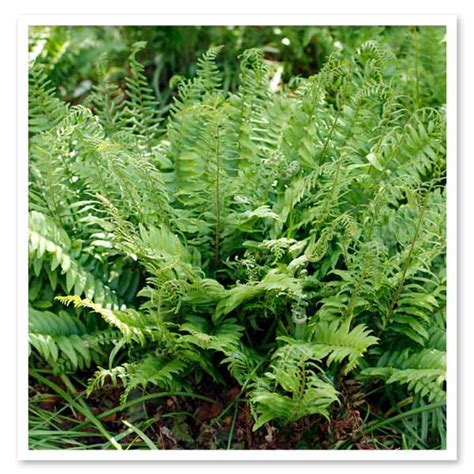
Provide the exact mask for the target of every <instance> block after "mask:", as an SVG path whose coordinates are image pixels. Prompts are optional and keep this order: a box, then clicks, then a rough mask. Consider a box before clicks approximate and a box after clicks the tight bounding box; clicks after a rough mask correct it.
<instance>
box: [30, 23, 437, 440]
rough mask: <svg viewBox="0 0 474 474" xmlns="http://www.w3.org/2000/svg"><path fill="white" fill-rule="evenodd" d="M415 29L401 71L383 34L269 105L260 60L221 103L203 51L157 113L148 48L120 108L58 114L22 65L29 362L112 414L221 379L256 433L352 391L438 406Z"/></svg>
mask: <svg viewBox="0 0 474 474" xmlns="http://www.w3.org/2000/svg"><path fill="white" fill-rule="evenodd" d="M438 33H439V31H436V32H435V33H434V34H435V35H438ZM431 34H433V31H431V30H429V31H428V30H425V29H423V28H420V29H417V30H416V31H414V32H412V36H410V39H409V41H410V42H411V43H410V44H416V51H418V53H419V57H417V58H415V60H416V61H417V62H416V64H415V66H414V67H411V66H410V67H408V65H409V64H411V63H410V61H411V60H412V59H413V58H412V57H410V56H409V54H408V52H407V50H406V49H405V46H403V47H402V46H400V45H399V46H398V47H397V48H391V47H390V45H389V43H388V42H384V41H383V38H381V37H379V38H375V39H370V40H368V41H365V42H364V43H363V44H361V45H359V47H357V48H354V50H353V52H352V53H351V54H346V53H344V52H341V51H336V52H334V53H333V54H331V55H330V57H329V58H328V60H327V62H326V63H325V65H324V66H323V67H322V68H321V70H320V71H319V72H318V73H317V74H315V75H314V76H311V77H309V78H300V79H298V80H297V81H295V83H294V84H293V85H292V87H289V86H285V87H283V89H282V90H281V91H279V92H274V91H272V89H271V88H270V86H269V84H270V82H271V79H272V77H273V74H274V71H273V70H272V66H271V64H269V63H268V62H267V61H266V60H265V58H264V55H263V52H262V51H261V50H258V49H251V50H247V51H245V52H244V53H243V54H242V56H241V57H240V68H241V69H240V76H239V77H240V81H239V82H240V83H239V87H238V89H237V90H236V92H235V93H229V92H225V91H224V89H223V83H222V76H221V73H220V71H219V70H218V67H217V66H216V58H217V57H218V55H219V53H220V52H221V50H222V48H221V47H214V48H211V49H210V50H209V51H208V52H207V53H205V54H204V55H203V56H202V57H201V58H200V59H198V60H197V73H196V75H195V77H192V78H190V79H185V78H182V77H181V78H177V79H176V80H175V81H174V87H176V93H175V96H174V99H173V103H172V104H171V107H170V113H169V115H168V116H167V117H166V118H165V119H164V120H163V118H162V117H161V113H160V105H159V104H158V102H157V100H156V98H155V97H154V95H153V91H152V89H151V88H150V86H149V85H148V82H147V79H146V76H145V74H144V69H143V66H141V64H140V62H139V61H138V60H137V54H138V53H139V51H140V50H141V49H142V48H143V47H144V44H143V43H137V44H135V45H134V46H133V48H132V51H131V55H130V62H129V68H130V75H129V77H127V78H126V80H125V87H126V91H125V95H124V98H123V100H122V102H119V101H117V97H116V95H115V94H116V92H114V90H113V89H112V88H108V87H106V84H105V83H104V82H102V83H100V84H96V85H94V89H93V90H94V92H93V94H92V96H91V100H90V101H89V103H88V105H89V107H90V108H87V107H85V106H83V105H76V106H69V105H67V104H65V103H63V102H61V101H60V100H59V99H58V98H57V97H56V96H55V94H54V91H53V90H52V89H51V88H50V86H49V83H48V80H47V77H46V76H45V73H44V71H43V70H42V69H41V64H40V62H38V61H36V62H33V63H32V65H31V82H30V84H31V85H30V91H31V93H30V101H31V106H30V111H31V113H30V123H31V128H30V140H31V142H30V209H31V211H30V271H31V273H30V275H31V277H30V304H31V307H32V312H31V316H30V321H31V329H30V344H31V346H32V348H33V352H34V355H35V356H39V357H41V358H42V359H43V360H44V361H45V362H47V363H50V364H55V363H56V362H57V361H58V360H59V359H61V360H63V361H64V364H61V365H60V366H58V367H59V368H57V370H63V371H67V370H69V371H75V370H79V369H83V368H85V367H89V366H91V365H94V366H95V367H96V372H95V375H94V376H93V377H92V378H91V380H90V383H89V391H90V392H92V391H94V390H97V389H98V388H100V387H101V386H102V385H103V384H104V383H105V382H106V381H107V382H112V383H113V384H121V385H122V386H123V387H124V391H123V396H122V402H125V401H126V398H127V396H128V395H129V394H130V393H131V391H132V390H135V389H137V388H139V387H143V388H146V387H149V386H153V385H154V386H157V387H159V388H160V389H163V390H168V391H173V390H174V391H179V390H187V389H189V388H190V387H191V386H193V385H194V384H196V381H198V380H200V379H201V378H202V376H203V374H206V375H207V376H209V377H211V378H212V379H213V380H214V383H215V384H218V385H219V384H225V383H226V381H227V380H229V377H230V378H231V379H234V380H235V381H236V382H237V383H238V384H240V385H241V386H242V387H243V390H244V391H245V392H246V396H247V401H248V403H249V404H250V406H251V409H252V413H253V415H254V419H255V425H254V429H255V430H258V429H260V428H261V427H262V426H263V425H265V424H266V423H269V422H276V423H289V422H297V421H298V420H300V419H302V418H306V417H316V418H317V417H322V418H327V419H330V418H331V417H332V416H333V414H334V413H335V412H337V411H338V410H340V409H341V408H338V406H339V407H340V403H341V397H340V393H339V389H340V386H341V384H342V383H343V382H344V380H345V379H347V378H348V377H352V378H359V379H360V380H361V381H363V383H364V384H366V386H367V387H370V388H371V389H373V390H378V391H380V390H385V391H387V390H390V387H392V386H396V390H394V391H393V394H392V395H394V396H395V397H396V398H397V399H398V400H400V401H401V400H406V399H407V397H410V396H412V397H413V398H412V399H413V403H420V400H425V401H426V403H431V402H433V401H442V400H444V399H445V398H444V397H445V359H444V351H445V347H444V340H443V338H442V335H443V334H444V331H445V323H446V321H445V302H446V296H445V293H446V276H445V250H446V249H445V238H446V236H445V219H446V205H445V174H446V167H445V154H446V149H445V148H446V146H445V111H444V108H443V99H442V97H443V95H442V94H441V93H440V92H439V91H438V90H437V88H438V84H437V83H434V82H430V81H426V82H423V84H422V85H420V84H421V82H420V81H422V80H423V79H422V78H423V75H422V74H421V73H420V71H421V70H424V71H426V70H428V69H430V68H431V67H432V66H433V67H435V65H434V64H433V65H427V64H425V63H424V62H423V60H422V59H421V58H423V57H424V55H427V54H430V51H431V49H429V50H428V49H427V48H429V46H428V45H429V44H431V43H430V42H429V41H427V38H428V37H429V35H431ZM425 35H426V37H425ZM436 38H438V36H436ZM378 40H379V41H378ZM407 41H408V40H407ZM403 44H405V43H403ZM418 53H417V54H418ZM441 53H442V52H438V54H441ZM438 60H439V64H442V58H438V59H437V61H438ZM436 67H438V66H436ZM402 70H403V71H404V72H403V75H402V76H401V75H400V74H399V72H400V71H402ZM104 80H106V79H103V81H104ZM413 90H415V91H418V92H419V93H418V92H417V93H416V94H415V95H414V96H413V95H410V91H413ZM422 90H423V93H421V91H422ZM407 97H409V98H410V100H408V98H407ZM411 99H412V100H411ZM71 303H72V305H71ZM62 304H65V305H66V307H64V306H62ZM44 309H47V310H48V311H47V312H45V311H43V310H44ZM90 318H93V320H94V321H95V328H89V327H88V325H87V324H86V323H85V321H88V320H89V319H90ZM104 328H108V329H104ZM440 335H441V336H440ZM117 359H120V360H121V361H122V363H121V364H116V363H115V361H116V360H117ZM34 363H37V362H34ZM377 381H380V382H377ZM384 383H385V384H386V385H383V384H384ZM437 436H438V435H437Z"/></svg>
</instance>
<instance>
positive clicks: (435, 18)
mask: <svg viewBox="0 0 474 474" xmlns="http://www.w3.org/2000/svg"><path fill="white" fill-rule="evenodd" d="M196 24H200V25H228V24H229V25H230V24H232V25H273V24H274V25H440V26H446V28H447V55H448V61H447V79H448V81H447V84H448V86H447V87H448V90H447V103H448V107H447V123H448V128H447V156H448V160H447V169H448V176H449V178H448V186H447V191H448V200H447V208H448V233H447V236H448V238H447V252H448V262H447V281H448V290H447V292H448V300H447V301H448V303H447V314H448V323H449V324H448V330H447V366H448V369H447V370H448V379H447V380H448V390H447V405H448V409H447V449H446V450H442V451H441V450H439V451H437V450H426V451H420V450H418V451H414V450H413V451H382V450H380V451H369V450H367V451H338V450H290V451H288V450H271V451H270V450H269V451H261V450H242V451H236V450H232V451H220V450H213V451H212V450H180V451H171V450H170V451H138V450H137V451H111V450H109V451H68V450H64V451H53V450H41V451H40V450H29V449H28V391H27V386H28V383H27V381H28V351H27V333H28V321H27V319H28V318H27V314H28V303H27V302H28V256H27V252H26V251H25V250H22V249H26V248H27V239H28V237H27V236H28V216H27V209H28V205H27V203H28V197H27V183H28V48H27V44H28V27H29V26H30V25H196ZM17 57H18V84H19V86H18V170H17V172H18V196H17V198H18V201H17V202H18V208H17V216H18V247H17V248H18V254H17V260H18V316H19V317H18V348H19V352H18V368H17V370H18V386H17V394H18V397H17V399H18V405H17V415H18V440H17V442H18V445H17V448H18V451H17V454H18V459H19V460H23V461H34V460H38V461H39V460H43V461H44V460H62V461H68V460H80V461H85V460H90V461H92V460H94V461H99V460H100V461H102V460H104V461H125V460H126V461H156V460H162V461H170V460H175V461H209V460H216V461H218V460H220V461H222V460H227V461H230V460H235V461H252V460H266V461H282V460H284V461H290V460H291V461H295V460H306V461H314V460H318V461H328V460H333V461H354V460H357V461H402V460H403V461H419V460H421V461H455V460H457V397H458V394H457V370H458V366H457V326H458V324H457V18H456V16H455V15H390V16H388V15H297V14H295V15H292V14H288V15H241V14H238V15H221V14H216V15H146V16H144V15H74V16H70V15H36V16H23V17H21V18H20V19H19V21H18V50H17Z"/></svg>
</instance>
